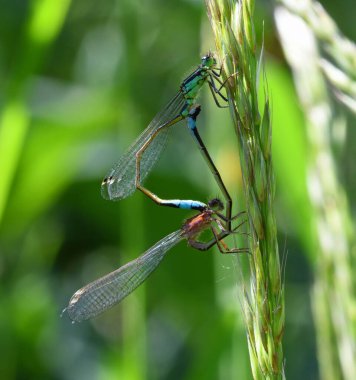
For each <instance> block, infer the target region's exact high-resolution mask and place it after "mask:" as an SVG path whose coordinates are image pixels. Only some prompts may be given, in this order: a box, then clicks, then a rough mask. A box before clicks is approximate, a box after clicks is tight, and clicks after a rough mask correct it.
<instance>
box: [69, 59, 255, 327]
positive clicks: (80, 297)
mask: <svg viewBox="0 0 356 380" xmlns="http://www.w3.org/2000/svg"><path fill="white" fill-rule="evenodd" d="M220 78H221V68H218V67H217V62H216V59H215V58H214V56H213V54H211V53H208V54H207V55H206V56H204V57H203V58H202V62H201V64H200V65H199V67H198V68H197V69H196V70H195V71H194V72H193V73H192V74H190V75H189V76H188V77H187V78H186V79H185V80H184V81H183V82H182V84H181V86H180V89H179V92H178V93H177V95H176V96H175V97H174V98H173V99H172V100H171V101H170V102H169V103H168V105H167V106H166V107H165V108H164V109H163V110H162V111H161V112H159V113H158V114H157V115H156V116H155V118H154V119H153V120H152V122H151V123H150V124H149V126H148V127H147V128H146V129H145V130H144V131H143V132H142V134H141V135H140V136H139V137H138V138H137V139H136V141H135V142H134V143H133V144H132V145H131V147H130V148H129V149H128V151H127V152H126V153H125V154H124V155H123V156H122V157H121V159H120V160H119V162H118V163H117V164H116V165H115V166H114V167H113V168H112V169H111V170H110V172H109V173H108V175H107V176H106V177H105V178H104V180H103V182H102V187H101V192H102V196H103V197H104V198H105V199H109V200H119V199H123V198H126V197H127V196H129V195H131V194H132V193H133V192H134V191H135V189H139V190H140V191H142V192H143V193H144V194H146V195H147V196H148V197H149V198H151V199H152V200H153V201H155V202H156V203H157V204H159V205H163V206H170V207H176V208H182V209H191V210H198V211H199V213H198V214H197V215H196V216H193V217H192V218H190V219H188V220H186V221H185V222H184V224H183V225H182V227H181V228H180V229H179V230H178V231H176V232H173V233H171V234H169V235H168V236H166V237H165V238H163V239H162V240H160V241H159V242H158V243H156V244H155V245H154V246H153V247H151V248H150V249H148V250H147V251H146V252H145V253H143V254H142V255H141V256H140V257H138V258H137V259H135V260H133V261H131V262H129V263H127V264H126V265H124V266H122V267H120V268H119V269H117V270H115V271H113V272H111V273H109V274H107V275H106V276H104V277H102V278H100V279H98V280H96V281H94V282H92V283H90V284H88V285H86V286H85V287H83V288H81V289H79V290H78V291H77V292H76V293H75V294H74V295H73V296H72V298H71V300H70V302H69V305H68V307H67V308H66V309H65V310H66V311H67V312H68V315H69V317H70V318H71V319H72V320H73V321H83V320H86V319H89V318H92V317H95V316H97V315H98V314H100V313H102V312H103V311H105V310H107V309H108V308H110V307H111V306H113V305H114V304H116V303H118V302H120V301H121V300H122V299H123V298H125V297H126V296H127V295H129V294H130V293H131V292H132V291H133V290H134V289H136V288H137V287H138V286H139V285H140V284H141V283H142V282H143V281H145V279H146V278H147V277H148V276H149V275H150V274H151V273H152V272H153V271H154V270H155V269H156V268H157V266H158V265H159V264H160V262H161V261H162V259H163V258H164V257H165V255H166V253H167V252H168V251H169V250H170V249H171V248H172V247H173V246H175V245H176V244H177V243H178V242H180V241H181V240H183V239H187V241H188V245H190V246H191V247H193V248H196V249H198V250H207V249H209V248H210V247H212V246H213V245H215V244H216V245H217V246H218V247H219V250H220V251H221V252H223V253H226V252H229V253H230V252H248V249H246V248H234V249H228V248H227V247H226V245H225V243H223V241H222V239H224V238H225V237H227V236H228V235H230V234H232V233H234V232H235V231H236V230H238V228H239V227H240V226H241V225H242V224H243V223H244V222H242V223H239V224H238V225H237V227H235V228H232V221H233V220H234V219H236V218H237V217H238V216H240V215H241V214H242V212H240V213H239V214H237V215H235V216H234V217H232V200H231V197H230V195H229V193H228V191H227V189H226V187H225V184H224V182H223V181H222V179H221V176H220V174H219V171H218V170H217V168H216V166H215V164H214V162H213V160H212V159H211V157H210V155H209V153H208V150H207V148H206V146H205V144H204V143H203V140H202V139H201V137H200V135H199V132H198V129H197V117H198V115H199V113H200V109H201V108H200V106H199V105H198V104H196V98H197V96H198V94H199V91H200V89H201V88H202V86H203V85H204V84H205V83H207V84H208V85H209V88H210V90H211V93H212V95H213V98H214V101H215V103H216V105H217V106H218V107H223V106H221V104H220V103H219V99H218V97H220V99H221V100H223V101H224V102H227V98H226V97H225V96H224V95H223V94H222V93H221V89H222V88H223V87H224V82H222V80H221V79H220ZM183 119H186V120H187V125H188V128H189V130H190V132H191V134H192V136H193V138H194V140H195V141H196V143H197V145H198V147H199V149H200V151H201V152H202V154H203V157H204V159H205V160H206V162H207V164H208V166H209V168H210V170H211V172H212V174H213V176H214V178H215V180H216V182H217V184H218V186H219V188H220V190H221V192H222V194H223V196H224V200H225V215H223V214H222V210H223V209H224V205H223V204H222V202H221V201H220V200H218V199H213V200H212V201H210V202H209V203H208V204H206V203H203V202H200V201H196V200H181V199H170V200H165V199H161V198H159V197H158V196H157V195H155V194H154V193H152V192H151V191H150V190H148V189H146V188H145V187H143V186H142V182H143V181H144V179H145V178H146V176H147V175H148V173H149V172H150V171H151V169H152V168H153V166H154V164H155V163H156V161H157V160H158V158H159V155H160V153H161V152H162V150H163V147H164V145H165V143H166V141H167V136H168V133H169V130H170V127H172V126H173V125H175V124H177V123H178V122H179V121H181V120H183ZM207 229H208V230H210V231H211V232H212V234H213V238H212V239H211V240H210V241H209V242H201V241H199V240H198V238H199V235H200V234H201V233H202V232H203V231H205V230H207Z"/></svg>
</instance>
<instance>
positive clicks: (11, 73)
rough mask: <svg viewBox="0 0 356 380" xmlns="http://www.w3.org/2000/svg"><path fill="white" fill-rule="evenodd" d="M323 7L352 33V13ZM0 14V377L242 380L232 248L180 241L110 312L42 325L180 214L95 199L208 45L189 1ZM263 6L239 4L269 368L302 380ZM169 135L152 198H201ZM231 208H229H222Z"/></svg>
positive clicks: (348, 156)
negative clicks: (277, 285)
mask: <svg viewBox="0 0 356 380" xmlns="http://www.w3.org/2000/svg"><path fill="white" fill-rule="evenodd" d="M323 4H324V5H325V7H326V9H327V10H328V11H329V12H330V14H331V15H332V16H333V17H334V18H335V20H336V21H337V22H338V25H339V26H340V28H341V30H342V31H343V32H344V33H345V34H346V35H347V36H348V37H349V38H351V39H353V40H355V37H356V30H355V27H354V17H353V14H352V12H350V11H349V8H350V7H352V2H351V1H343V2H338V3H337V6H336V4H334V3H333V2H332V1H329V2H323ZM0 9H1V12H0V30H1V32H0V84H1V93H0V107H1V115H0V128H1V129H0V172H1V179H0V181H1V184H0V223H1V224H0V279H1V287H0V337H1V338H0V378H1V379H32V378H36V379H116V378H120V379H125V380H127V379H129V380H130V379H146V378H147V379H171V380H172V379H230V378H231V379H232V378H234V379H250V378H251V375H250V367H249V359H248V353H247V349H246V337H245V333H244V330H243V321H242V317H241V316H240V312H239V310H240V298H239V297H240V293H239V290H238V289H239V286H240V285H241V284H240V282H241V275H240V271H239V266H238V263H237V261H236V257H235V256H233V255H230V256H222V255H219V253H218V252H217V251H216V250H211V251H209V252H207V253H200V252H196V251H194V250H192V249H191V248H188V247H186V244H185V243H181V244H180V245H179V246H177V247H176V248H174V249H173V250H172V252H171V254H169V255H168V257H167V259H166V260H165V261H164V262H163V263H162V264H161V266H160V268H159V269H158V270H157V272H156V273H155V274H154V275H153V276H152V277H150V278H149V280H148V281H147V283H146V285H145V286H144V287H142V288H140V289H139V290H138V291H136V292H135V293H134V294H132V295H131V296H130V297H129V298H128V299H126V300H124V302H122V304H121V305H119V306H116V307H115V308H113V309H112V310H110V311H108V312H107V313H105V314H104V315H103V316H101V317H99V318H96V319H95V320H93V321H90V322H83V323H81V324H74V325H73V324H71V322H70V320H69V319H68V317H67V316H66V315H64V316H63V318H60V313H61V310H62V309H63V308H64V307H65V306H66V305H67V303H68V300H69V299H70V297H71V295H72V294H73V293H74V291H76V290H77V289H78V288H80V287H81V286H83V285H85V284H86V283H88V282H90V281H92V280H94V279H96V278H98V277H99V276H101V275H103V274H105V273H108V272H109V271H111V270H113V269H116V268H117V267H118V266H119V265H121V264H123V263H124V262H126V261H128V260H130V259H132V258H134V257H137V256H138V255H139V254H140V253H142V252H143V251H144V250H146V249H147V248H149V247H150V246H151V245H153V244H154V243H155V242H156V241H158V240H159V239H161V238H162V237H163V236H165V235H167V234H168V233H170V232H172V231H174V230H176V229H178V228H179V227H180V226H181V223H182V221H183V220H184V219H185V218H187V217H189V216H191V215H192V213H189V212H185V211H182V210H174V209H167V208H166V209H165V208H159V207H157V206H156V205H155V204H153V203H152V202H151V201H150V200H148V199H146V198H145V197H144V196H143V195H142V194H141V193H137V194H135V195H133V196H132V197H131V198H129V199H126V200H123V201H121V202H118V203H114V202H108V201H105V200H103V199H102V198H101V196H100V183H101V180H102V178H103V177H104V176H105V174H106V172H107V171H108V169H109V168H110V167H111V166H112V165H113V163H114V162H115V161H117V159H118V158H119V157H120V155H121V154H122V153H123V152H124V151H125V149H126V148H127V147H128V146H129V144H130V143H131V142H132V141H133V140H134V139H135V137H136V136H137V135H138V134H139V133H140V131H142V130H143V129H144V128H145V127H146V126H147V125H148V123H149V122H150V120H151V119H152V118H153V116H154V115H155V113H156V112H157V111H159V110H160V109H161V108H162V107H163V106H164V105H165V104H166V103H167V102H168V100H170V98H171V97H172V96H173V95H174V94H175V92H176V91H177V89H178V85H179V83H180V82H181V80H182V79H183V78H184V77H185V75H187V74H189V72H190V71H191V70H193V69H194V68H195V67H196V66H197V65H198V64H199V63H200V56H201V55H202V54H203V53H205V52H206V51H207V50H208V49H210V48H211V49H212V50H213V49H214V42H213V40H212V34H211V31H210V26H209V24H208V20H207V17H206V13H205V7H204V4H203V2H202V1H195V0H191V1H188V0H186V1H182V0H181V1H178V0H177V1H164V0H151V1H143V2H140V1H136V0H134V1H131V0H121V1H115V0H104V1H101V2H97V1H90V0H86V1H83V0H77V1H74V2H70V1H69V0H65V1H61V2H60V1H58V2H56V1H54V0H42V1H30V2H22V1H12V2H10V1H0ZM271 12H272V8H271V4H270V3H268V2H257V4H256V28H257V30H256V33H257V35H258V36H259V37H261V35H262V26H261V25H262V20H264V22H265V25H264V31H265V48H266V52H267V54H266V65H267V76H268V79H269V86H270V91H271V94H272V100H273V109H272V111H273V121H274V141H273V144H274V148H273V149H274V165H275V170H276V179H277V194H276V214H277V219H278V224H279V226H280V230H279V240H280V251H281V254H282V255H283V257H284V258H285V257H287V265H286V268H285V283H286V311H287V312H286V318H287V320H286V334H285V338H284V350H285V356H286V358H287V363H286V375H287V378H289V379H300V378H307V379H316V378H318V367H317V361H316V348H315V338H314V328H313V323H312V316H311V311H310V305H309V289H310V285H311V282H312V273H311V261H312V260H313V258H312V256H311V254H310V250H309V249H310V247H311V246H312V236H311V235H310V232H309V219H308V215H309V213H310V209H309V203H308V198H307V194H306V187H305V165H306V162H305V159H306V155H307V146H306V144H305V135H304V129H303V128H304V127H303V116H302V114H301V112H300V110H299V106H298V102H297V98H296V95H295V92H294V88H293V83H292V80H291V77H290V73H289V69H288V67H287V65H286V63H285V61H284V58H283V54H282V52H281V49H280V46H279V44H278V40H277V37H276V33H275V29H274V26H273V20H272V17H271ZM200 102H201V104H202V107H203V112H202V113H203V115H202V117H200V119H199V124H201V128H200V129H201V131H202V135H203V137H204V139H205V141H206V142H207V145H208V146H209V148H210V150H211V153H212V155H213V157H214V160H215V161H216V164H217V166H218V167H219V168H220V169H221V172H222V176H223V178H224V180H225V182H226V184H227V186H228V187H229V189H230V191H231V193H233V194H234V197H235V198H236V197H238V199H242V197H241V194H240V192H241V189H240V186H239V185H240V184H241V178H240V171H239V167H238V152H237V142H236V139H235V136H234V132H233V128H232V126H231V124H230V121H229V113H228V111H227V110H219V109H217V108H216V107H215V106H214V105H213V103H212V99H211V98H210V96H209V94H208V93H207V92H206V91H203V94H202V96H201V99H200ZM173 129H174V131H172V135H171V139H170V143H169V145H168V147H167V149H166V150H165V152H164V154H163V156H162V158H161V160H160V162H159V164H158V165H157V167H156V168H155V170H154V171H153V172H152V174H151V175H150V177H149V179H148V181H147V185H148V187H149V188H150V189H152V190H153V191H155V192H156V193H157V194H158V195H160V196H162V197H167V198H190V199H199V200H202V201H207V200H208V199H210V198H211V197H214V196H216V195H218V194H219V193H218V190H217V188H216V186H214V184H213V182H212V180H211V177H210V175H209V172H208V170H207V168H206V167H205V165H204V162H203V160H202V158H201V156H200V154H199V152H198V151H197V149H196V148H195V145H194V142H193V141H192V139H191V138H190V136H189V133H188V132H187V130H186V128H185V125H184V123H181V124H180V125H179V126H177V127H176V128H173ZM355 133H356V132H355V130H353V131H352V130H350V131H348V134H349V137H350V138H348V142H347V147H346V148H347V149H345V151H344V152H343V154H342V162H343V163H342V167H343V169H342V171H341V175H342V182H343V183H344V184H345V187H346V190H347V191H348V193H349V194H353V193H354V191H355V190H356V181H355V178H356V168H355V164H354V153H353V152H354V148H355V147H354V145H355V144H354V142H355V138H354V137H355ZM350 201H351V206H352V207H353V210H354V207H355V200H354V199H352V198H351V199H350ZM241 209H243V201H242V200H241V203H240V204H239V206H236V207H235V211H237V210H241ZM240 261H241V265H242V266H243V265H244V261H245V258H244V257H240Z"/></svg>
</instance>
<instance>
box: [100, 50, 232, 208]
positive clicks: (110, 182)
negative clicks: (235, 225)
mask: <svg viewBox="0 0 356 380" xmlns="http://www.w3.org/2000/svg"><path fill="white" fill-rule="evenodd" d="M220 77H221V68H218V67H217V62H216V59H215V58H214V56H213V54H212V53H210V52H209V53H208V54H207V55H206V56H204V57H203V58H202V62H201V64H200V65H199V67H198V68H197V69H196V70H195V71H194V72H193V73H192V74H190V75H189V76H188V77H187V78H186V79H185V80H184V81H183V83H182V84H181V86H180V90H179V92H178V93H177V95H176V96H175V97H174V98H173V99H172V100H171V101H170V102H169V103H168V105H167V106H166V107H165V108H164V109H163V110H162V111H161V112H159V113H158V114H157V115H156V116H155V118H154V119H153V120H152V122H151V123H150V124H149V126H148V127H147V128H146V129H145V130H144V131H143V132H142V134H141V135H140V136H139V137H138V138H137V140H136V141H135V142H134V143H133V144H132V145H131V147H130V148H129V149H128V151H127V152H126V153H125V154H124V155H123V156H122V157H121V158H120V160H119V162H118V163H117V164H116V165H115V166H114V167H113V168H112V169H111V170H110V172H109V173H108V175H107V176H106V177H105V178H104V180H103V182H102V185H101V194H102V196H103V197H104V198H105V199H109V200H119V199H123V198H126V197H127V196H129V195H131V194H132V193H133V192H134V191H135V189H136V188H137V189H139V190H141V191H142V192H144V193H145V194H147V195H148V196H149V197H150V198H151V199H153V200H154V201H155V202H157V203H158V204H161V205H167V206H173V207H179V208H192V209H198V210H202V208H204V207H205V206H206V205H205V204H202V203H201V202H198V203H197V204H195V203H192V204H191V205H189V203H184V202H183V203H181V204H176V203H174V202H173V203H172V202H170V201H168V202H164V201H163V200H161V199H160V198H158V197H156V196H154V194H153V193H151V192H150V191H148V190H147V189H145V188H144V187H143V186H142V184H141V183H142V182H143V180H144V179H145V178H146V176H147V175H148V173H149V172H150V170H151V169H152V167H153V166H154V164H155V163H156V161H157V159H158V157H159V155H160V154H161V152H162V150H163V147H164V145H165V143H166V141H167V136H168V132H169V130H170V128H169V127H171V126H172V125H174V124H176V123H178V122H179V121H181V120H183V119H185V118H187V117H188V118H189V116H190V111H191V108H192V106H193V105H194V104H195V101H196V98H197V96H198V93H199V91H200V89H201V88H202V86H203V85H204V83H208V85H209V88H210V90H211V93H212V94H213V98H214V100H215V103H216V104H217V105H218V106H219V107H222V106H221V105H220V104H219V102H218V99H217V95H219V96H220V98H221V99H223V100H224V101H227V99H226V97H225V96H224V95H223V94H222V93H221V89H222V87H223V86H224V83H223V82H222V81H221V79H220ZM217 83H218V86H217ZM192 112H193V117H195V119H196V116H194V115H195V113H196V112H195V110H193V111H192ZM198 113H199V112H198ZM188 122H189V120H188ZM195 129H196V128H195ZM193 136H194V138H195V140H196V142H197V143H198V145H199V146H201V143H202V141H201V139H200V138H197V137H196V136H197V134H196V133H193ZM201 151H202V153H203V155H205V156H206V152H207V150H206V148H205V146H203V147H202V146H201ZM207 160H208V161H211V159H210V157H208V156H207ZM219 186H220V185H219ZM224 196H225V197H226V192H225V194H224Z"/></svg>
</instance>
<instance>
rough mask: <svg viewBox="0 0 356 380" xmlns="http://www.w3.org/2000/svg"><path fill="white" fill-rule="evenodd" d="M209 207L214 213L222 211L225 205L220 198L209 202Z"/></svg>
mask: <svg viewBox="0 0 356 380" xmlns="http://www.w3.org/2000/svg"><path fill="white" fill-rule="evenodd" d="M208 207H209V208H210V209H212V210H214V211H222V210H223V209H224V205H223V203H222V202H221V200H220V199H219V198H214V199H212V200H210V201H209V202H208Z"/></svg>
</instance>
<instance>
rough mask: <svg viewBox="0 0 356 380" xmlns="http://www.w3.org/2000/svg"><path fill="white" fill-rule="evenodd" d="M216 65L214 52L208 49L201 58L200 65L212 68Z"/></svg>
mask: <svg viewBox="0 0 356 380" xmlns="http://www.w3.org/2000/svg"><path fill="white" fill-rule="evenodd" d="M216 65H217V62H216V58H215V57H214V54H213V53H212V52H211V51H209V52H208V53H207V54H206V55H204V57H202V59H201V67H206V68H208V69H213V68H214V67H215V66H216Z"/></svg>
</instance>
